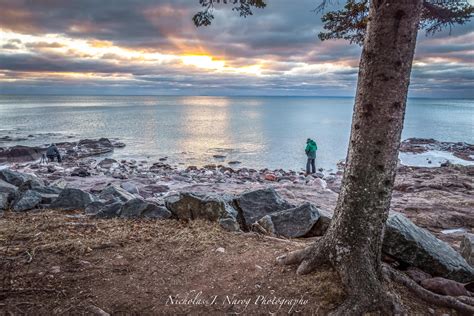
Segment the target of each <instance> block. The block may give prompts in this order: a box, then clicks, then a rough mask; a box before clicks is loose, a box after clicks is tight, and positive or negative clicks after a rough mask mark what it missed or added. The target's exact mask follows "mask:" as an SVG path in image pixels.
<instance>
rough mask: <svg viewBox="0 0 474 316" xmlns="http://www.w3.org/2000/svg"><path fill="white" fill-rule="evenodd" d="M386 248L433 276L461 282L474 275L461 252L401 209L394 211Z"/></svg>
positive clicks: (397, 256) (392, 254)
mask: <svg viewBox="0 0 474 316" xmlns="http://www.w3.org/2000/svg"><path fill="white" fill-rule="evenodd" d="M382 249H383V251H384V252H385V253H386V254H388V255H390V256H392V257H394V258H395V259H397V260H399V261H402V262H404V263H407V264H409V265H411V266H415V267H417V268H420V269H421V270H423V271H425V272H428V273H430V274H431V275H433V276H441V277H444V278H448V279H453V280H455V281H458V282H469V281H471V280H473V279H474V269H473V268H472V267H471V266H470V265H469V264H468V263H467V262H466V260H465V259H464V258H463V257H462V256H461V255H460V254H459V253H457V252H456V251H455V250H454V249H453V248H451V246H449V245H448V244H447V243H445V242H444V241H441V240H439V239H437V238H436V237H435V236H433V235H432V234H431V233H430V232H429V231H427V230H425V229H423V228H420V227H418V226H416V225H415V224H413V223H412V222H411V221H410V220H409V219H407V218H406V217H405V216H403V215H402V214H400V213H396V212H393V213H390V215H389V218H388V220H387V224H386V227H385V235H384V239H383V248H382Z"/></svg>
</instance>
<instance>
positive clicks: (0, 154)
mask: <svg viewBox="0 0 474 316" xmlns="http://www.w3.org/2000/svg"><path fill="white" fill-rule="evenodd" d="M44 152H45V149H43V148H39V147H29V146H13V147H10V148H7V149H5V150H2V151H0V162H26V161H34V160H37V159H39V158H41V155H42V154H43V153H44Z"/></svg>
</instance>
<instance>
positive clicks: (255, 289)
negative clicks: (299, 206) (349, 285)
mask: <svg viewBox="0 0 474 316" xmlns="http://www.w3.org/2000/svg"><path fill="white" fill-rule="evenodd" d="M309 242H310V241H308V240H304V241H302V240H291V241H290V240H279V239H275V238H269V237H264V236H259V235H256V234H251V233H247V234H243V233H228V232H225V231H223V230H221V229H220V228H219V227H218V226H217V225H215V224H213V223H209V222H203V221H194V222H179V221H175V220H166V221H145V220H122V219H105V220H98V219H89V218H85V217H82V216H81V215H79V213H75V212H68V213H66V212H60V211H42V212H37V213H32V212H30V213H23V214H15V213H10V212H6V213H5V214H4V216H3V217H2V218H0V264H1V267H0V269H1V279H0V282H1V284H0V287H1V288H0V313H1V314H6V315H9V314H10V315H24V314H27V315H51V314H55V315H61V314H63V315H70V314H73V315H79V314H80V315H84V314H86V315H105V314H104V312H106V313H110V314H113V315H170V314H173V315H176V314H178V315H184V314H190V315H223V314H228V315H229V314H230V315H236V314H242V315H269V314H273V315H294V314H295V315H297V314H299V315H324V314H327V312H328V311H329V310H331V309H333V308H334V307H336V306H337V305H338V304H340V302H341V301H342V300H343V298H344V291H343V290H342V289H341V285H340V283H339V281H338V277H337V275H336V274H335V273H334V272H332V271H331V270H329V269H327V268H321V270H319V271H316V272H315V273H312V274H310V275H306V276H297V275H296V273H295V270H296V267H281V266H279V265H276V263H275V258H276V257H277V256H278V255H280V254H282V253H285V252H286V251H290V250H295V249H298V248H301V247H304V246H305V245H306V244H307V243H309ZM220 248H223V249H220ZM387 287H388V288H390V289H391V290H392V291H393V292H394V293H395V294H396V295H397V296H399V297H400V298H401V300H402V303H403V305H404V306H405V308H406V309H407V311H408V313H409V314H410V315H413V314H417V315H425V314H426V315H432V314H430V312H429V309H430V308H432V309H433V310H434V313H435V314H436V315H442V314H451V315H453V314H454V313H452V312H450V311H448V310H442V309H437V308H436V307H430V306H427V305H426V304H425V303H423V302H422V301H419V300H417V299H416V298H414V297H413V295H411V293H408V292H407V291H406V289H404V288H402V287H399V286H398V285H393V284H387ZM433 310H431V312H433Z"/></svg>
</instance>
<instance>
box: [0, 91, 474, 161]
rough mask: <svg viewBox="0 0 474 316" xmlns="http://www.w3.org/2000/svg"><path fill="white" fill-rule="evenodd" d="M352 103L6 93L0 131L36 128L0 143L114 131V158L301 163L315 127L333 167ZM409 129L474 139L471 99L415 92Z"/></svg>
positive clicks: (343, 145)
mask: <svg viewBox="0 0 474 316" xmlns="http://www.w3.org/2000/svg"><path fill="white" fill-rule="evenodd" d="M352 107H353V99H352V98H343V97H204V96H177V97H174V96H9V95H0V137H2V136H10V137H12V138H24V137H26V136H28V135H33V136H34V137H30V138H28V139H27V140H22V141H9V142H0V147H1V146H11V145H13V144H24V145H42V144H45V143H50V142H59V141H64V140H77V139H82V138H99V137H109V138H119V139H120V140H121V141H123V142H125V143H126V144H127V146H126V147H125V148H123V149H117V150H116V151H115V153H114V154H113V157H114V158H134V159H148V160H157V159H158V158H160V157H165V156H167V157H169V162H170V163H172V164H179V163H181V164H184V165H203V164H207V163H217V162H219V163H228V162H229V161H232V160H237V161H241V162H242V164H241V165H240V166H246V167H254V168H264V167H268V168H272V169H273V168H285V169H294V170H299V169H300V168H301V167H303V166H304V164H305V153H304V147H305V141H306V138H308V137H310V138H313V139H315V140H316V141H317V143H318V147H319V150H318V157H317V167H323V168H325V169H328V168H334V166H335V164H336V163H337V161H339V160H341V159H344V158H345V156H346V152H347V145H348V139H349V132H350V124H351V116H352ZM409 137H424V138H434V139H437V140H442V141H465V142H469V143H473V142H474V100H472V99H410V100H409V102H408V108H407V113H406V119H405V127H404V130H403V139H406V138H409ZM214 155H224V156H226V158H225V159H223V160H222V159H221V160H217V159H215V158H214V157H213V156H214Z"/></svg>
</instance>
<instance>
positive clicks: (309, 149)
mask: <svg viewBox="0 0 474 316" xmlns="http://www.w3.org/2000/svg"><path fill="white" fill-rule="evenodd" d="M316 150H318V145H316V142H315V141H314V140H312V139H311V138H308V139H307V140H306V148H305V150H304V151H305V152H306V156H307V157H308V161H307V162H306V174H310V173H316V164H315V160H316ZM310 167H311V168H310ZM310 169H311V170H310Z"/></svg>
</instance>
